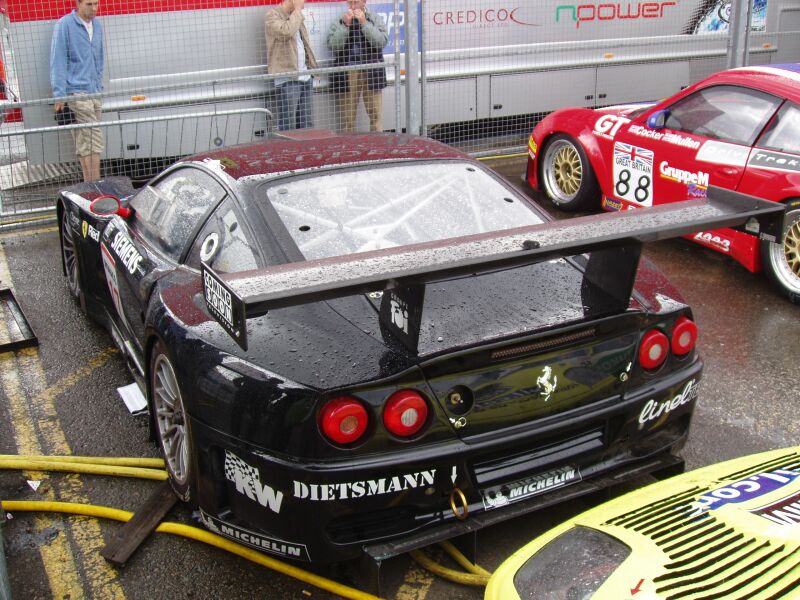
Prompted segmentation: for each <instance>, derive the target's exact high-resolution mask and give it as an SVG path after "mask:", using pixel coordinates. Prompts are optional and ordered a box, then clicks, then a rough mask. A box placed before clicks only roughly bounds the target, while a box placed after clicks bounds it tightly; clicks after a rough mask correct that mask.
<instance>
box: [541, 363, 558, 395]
mask: <svg viewBox="0 0 800 600" xmlns="http://www.w3.org/2000/svg"><path fill="white" fill-rule="evenodd" d="M536 385H537V386H539V395H540V396H543V397H544V401H545V402H547V401H548V400H550V396H551V395H552V394H553V392H555V391H556V386H557V385H558V377H557V376H556V375H553V369H551V368H550V367H545V368H544V370H543V371H542V374H541V375H539V377H537V378H536Z"/></svg>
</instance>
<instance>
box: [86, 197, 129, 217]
mask: <svg viewBox="0 0 800 600" xmlns="http://www.w3.org/2000/svg"><path fill="white" fill-rule="evenodd" d="M89 210H90V211H92V214H95V215H99V216H101V217H108V216H110V215H119V216H120V217H122V218H123V219H127V218H128V217H129V216H130V215H131V211H130V209H128V208H123V207H122V203H121V202H120V201H119V198H117V197H116V196H110V195H106V196H100V197H99V198H95V199H94V200H92V203H91V204H90V205H89Z"/></svg>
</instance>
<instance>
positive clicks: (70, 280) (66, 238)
mask: <svg viewBox="0 0 800 600" xmlns="http://www.w3.org/2000/svg"><path fill="white" fill-rule="evenodd" d="M61 258H62V260H63V261H64V270H65V271H66V275H67V288H68V289H69V293H70V294H71V295H72V297H73V298H75V299H76V300H78V301H80V297H81V278H80V266H79V265H78V254H77V250H76V247H75V238H74V236H73V233H72V228H71V227H70V226H69V218H68V216H67V213H66V211H64V216H63V218H62V219H61Z"/></svg>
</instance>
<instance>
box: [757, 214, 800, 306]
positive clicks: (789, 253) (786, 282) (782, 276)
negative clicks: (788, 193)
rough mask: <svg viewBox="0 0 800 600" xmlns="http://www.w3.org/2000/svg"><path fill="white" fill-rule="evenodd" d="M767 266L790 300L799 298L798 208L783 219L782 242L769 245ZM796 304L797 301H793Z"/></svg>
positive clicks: (799, 215) (799, 239)
mask: <svg viewBox="0 0 800 600" xmlns="http://www.w3.org/2000/svg"><path fill="white" fill-rule="evenodd" d="M767 260H768V264H767V265H765V267H767V268H769V270H770V271H771V274H772V277H773V279H774V280H775V282H776V283H777V284H778V285H779V286H780V287H781V288H783V290H784V292H786V293H788V294H789V295H790V297H792V298H800V206H795V207H793V208H791V209H790V210H788V211H787V213H786V216H785V217H784V231H783V242H782V243H778V244H769V253H768V258H767ZM794 301H795V302H798V300H794Z"/></svg>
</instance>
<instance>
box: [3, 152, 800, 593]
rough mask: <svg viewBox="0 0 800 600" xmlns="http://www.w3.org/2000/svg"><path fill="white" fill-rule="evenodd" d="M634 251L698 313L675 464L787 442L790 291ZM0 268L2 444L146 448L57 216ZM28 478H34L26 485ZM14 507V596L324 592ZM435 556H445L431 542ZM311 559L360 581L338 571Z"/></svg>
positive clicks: (58, 488)
mask: <svg viewBox="0 0 800 600" xmlns="http://www.w3.org/2000/svg"><path fill="white" fill-rule="evenodd" d="M490 164H492V163H490ZM492 166H494V167H495V168H496V169H497V170H498V171H499V172H500V173H501V174H503V175H504V176H506V177H507V178H508V179H509V180H511V181H512V182H514V183H518V182H519V174H520V173H521V172H522V171H523V169H524V160H521V159H515V160H505V161H495V162H494V164H492ZM529 193H530V194H532V192H530V191H529ZM537 201H540V203H543V201H541V199H540V198H537ZM543 205H544V206H545V208H547V209H548V210H550V211H551V212H553V211H552V209H551V208H550V207H549V205H548V204H547V203H543ZM558 216H559V217H564V216H567V215H563V214H562V215H558ZM645 255H646V256H648V257H649V258H650V259H652V260H653V261H654V262H655V263H656V264H657V265H658V266H659V267H660V268H661V269H662V270H664V271H665V272H666V274H667V275H668V276H669V277H670V278H671V279H672V281H673V282H674V283H675V284H676V285H677V287H678V289H680V290H681V292H682V293H683V294H684V296H685V298H686V299H687V300H688V302H689V303H690V304H691V305H692V307H693V309H694V312H695V318H696V321H697V323H698V325H699V328H700V341H699V349H700V351H701V353H702V355H703V357H704V360H705V363H706V367H705V373H704V377H703V380H702V383H701V389H700V400H699V404H698V407H697V409H696V412H695V418H694V424H693V429H692V433H691V435H690V439H689V443H688V444H687V446H686V448H685V449H684V451H683V456H684V457H685V458H686V460H687V465H688V467H689V468H696V467H700V466H703V465H706V464H710V463H713V462H718V461H720V460H724V459H727V458H732V457H736V456H741V455H744V454H749V453H751V452H756V451H761V450H768V449H773V448H779V447H783V446H788V445H791V444H798V443H800V422H799V421H798V420H797V418H796V409H795V406H796V403H797V401H798V398H800V384H798V382H797V369H796V363H797V357H798V354H800V319H799V318H798V316H800V307H797V306H793V305H791V304H790V303H788V302H787V301H786V300H784V299H783V297H782V296H780V295H779V294H778V293H777V292H776V291H775V290H774V289H773V288H772V287H771V286H770V284H769V282H768V281H767V280H766V278H765V277H763V276H762V275H757V276H753V275H750V274H749V273H747V272H746V271H745V270H744V269H743V268H741V267H740V266H738V265H736V264H735V263H734V262H733V261H731V260H729V259H727V258H726V257H724V256H722V255H720V254H716V253H713V252H711V251H708V250H704V249H702V248H700V247H699V246H695V245H693V244H691V243H689V242H686V241H682V240H673V241H668V242H660V243H657V244H653V245H650V246H648V247H646V249H645ZM6 267H7V269H8V271H7V272H6V271H5V270H4V269H6ZM12 282H13V286H14V289H15V293H16V297H17V299H18V301H19V303H20V304H21V305H22V307H23V309H24V311H25V314H26V316H27V318H28V320H29V321H30V323H31V324H32V326H33V328H34V330H35V331H36V333H37V335H38V337H39V348H38V349H30V350H24V351H20V352H18V353H16V354H14V353H5V354H0V385H1V388H0V453H2V454H74V455H91V456H145V457H155V456H158V451H157V449H156V447H155V446H154V445H153V444H152V443H151V442H150V441H149V439H148V429H147V424H146V421H145V419H144V418H143V417H132V416H130V414H129V413H128V411H127V409H126V408H125V406H124V405H123V403H122V401H121V400H120V399H119V396H118V394H117V392H116V388H117V387H119V386H122V385H126V384H128V383H130V382H131V381H132V379H131V377H130V375H129V374H128V372H127V370H126V368H125V366H124V364H123V361H122V359H121V358H120V356H119V353H118V352H117V351H116V350H115V348H114V346H113V343H112V341H111V338H110V337H109V335H108V334H107V333H106V332H105V331H104V330H103V329H101V328H100V327H98V326H97V325H95V324H93V323H92V322H90V321H89V320H88V319H87V318H85V317H84V316H83V315H82V314H81V313H80V311H79V309H78V307H77V305H76V304H75V303H74V302H73V301H72V300H71V298H70V296H69V294H68V292H67V289H66V285H65V282H64V278H63V277H62V275H61V263H60V258H59V244H58V235H57V232H56V230H55V228H48V229H45V230H39V231H21V232H14V233H7V234H4V235H2V236H0V287H5V286H7V285H9V283H12ZM27 479H35V480H41V481H42V484H41V486H40V487H39V488H38V490H37V491H35V492H34V491H33V490H32V489H31V487H30V486H29V485H28V484H27V483H26V480H27ZM155 486H156V484H155V483H154V482H149V481H142V480H129V479H122V478H111V477H99V476H89V475H81V476H77V475H62V474H57V473H53V474H49V475H48V474H34V473H27V474H23V473H20V472H18V471H7V472H0V498H2V499H8V500H46V499H59V500H66V501H73V502H88V503H91V504H99V505H105V506H114V507H119V508H124V509H127V510H135V509H136V508H137V507H138V506H140V505H141V504H143V503H144V501H145V500H146V499H147V497H148V496H149V495H150V493H151V492H152V491H153V490H154V489H155ZM598 500H599V499H598V498H590V499H584V500H580V501H574V502H570V503H567V504H565V505H563V506H560V507H558V508H557V509H554V510H548V511H547V512H546V514H537V515H531V516H527V517H523V518H520V519H516V520H513V521H510V522H507V523H505V524H501V525H499V526H496V527H494V528H491V529H489V530H485V531H482V532H480V533H479V534H478V562H479V564H481V566H483V567H484V568H486V569H488V570H490V571H491V570H493V569H494V568H495V567H496V566H497V565H498V564H499V563H500V562H501V561H502V560H503V559H504V558H505V557H506V556H507V555H508V554H510V553H511V552H512V551H513V550H515V549H516V548H517V547H519V546H520V545H522V544H523V543H524V542H526V541H527V540H528V539H530V538H531V537H533V536H534V535H536V534H537V533H539V532H541V531H543V530H544V529H546V528H547V527H550V526H552V525H554V524H556V523H558V522H559V521H560V520H563V519H565V518H567V517H569V516H571V515H573V514H575V513H576V512H579V511H581V510H584V509H585V508H587V507H588V506H590V505H591V503H592V502H597V501H598ZM13 517H14V518H13V519H12V520H10V521H8V522H7V524H6V526H5V528H4V531H3V538H4V540H5V543H6V556H7V562H8V568H9V576H10V580H11V590H12V594H13V597H14V598H17V599H21V598H31V599H36V598H43V599H44V598H58V599H59V600H61V599H63V598H69V599H70V600H76V599H78V598H84V597H85V598H120V599H123V598H128V599H131V600H132V599H138V598H143V599H144V598H147V599H150V598H154V597H173V598H192V599H205V598H271V599H278V600H280V599H284V598H318V599H325V598H332V597H334V596H333V595H331V594H328V593H327V592H323V591H320V590H318V589H317V588H314V587H312V586H310V585H308V584H305V583H302V582H298V581H295V580H293V579H290V578H288V577H285V576H282V575H278V574H276V573H273V572H271V571H268V570H266V569H264V568H262V567H259V566H257V565H253V564H251V563H249V562H247V561H245V560H243V559H240V558H237V557H235V556H232V555H229V554H227V553H224V552H222V551H219V550H216V549H213V548H210V547H207V546H204V545H201V544H199V543H197V542H193V541H190V540H185V539H183V538H176V537H172V536H168V535H164V534H156V535H154V536H152V537H151V538H150V539H149V540H147V541H146V543H145V544H144V545H143V546H142V547H141V548H140V549H139V551H138V552H137V553H136V554H135V555H134V556H133V558H132V559H131V560H130V562H129V563H128V565H127V566H126V567H124V568H123V569H116V568H113V567H111V566H110V565H108V564H107V563H106V562H105V561H104V560H103V559H102V558H101V557H100V555H99V550H100V549H101V548H102V547H103V545H104V544H105V542H106V541H107V540H109V539H110V538H111V536H112V535H113V533H114V532H115V531H117V529H118V528H119V524H117V523H112V522H108V521H101V522H98V521H94V520H91V519H84V518H77V517H69V518H67V517H62V516H59V515H55V516H51V515H40V514H23V513H15V514H14V515H13ZM168 520H171V521H179V522H184V523H190V524H196V523H195V522H194V520H193V516H192V514H191V511H190V510H189V509H188V508H187V507H185V506H178V507H177V508H176V509H174V510H173V511H172V513H171V514H170V515H169V518H168ZM434 557H435V558H439V559H440V560H441V562H444V563H445V564H448V566H452V565H449V563H447V561H446V560H445V559H444V558H443V557H442V556H441V553H438V552H437V553H436V554H435V555H434ZM320 573H321V574H323V575H326V576H332V577H335V578H339V579H340V580H341V581H342V582H344V583H348V584H351V585H353V584H355V585H358V582H355V581H352V580H347V579H343V577H346V575H345V574H342V573H337V572H335V571H331V570H322V571H320ZM382 584H383V587H382V590H381V591H382V595H383V596H384V597H385V598H395V599H398V600H423V599H425V598H428V599H436V598H443V597H447V598H453V599H479V598H482V596H483V590H482V589H479V588H468V587H463V586H460V585H457V584H454V583H450V582H448V581H445V580H442V579H438V578H436V577H434V576H433V575H431V574H429V573H428V572H426V571H424V570H422V569H421V568H420V567H418V566H417V565H416V563H414V562H413V561H411V560H410V559H409V558H408V557H405V556H403V557H398V558H395V559H392V560H389V561H387V562H385V563H384V565H383V567H382Z"/></svg>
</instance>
